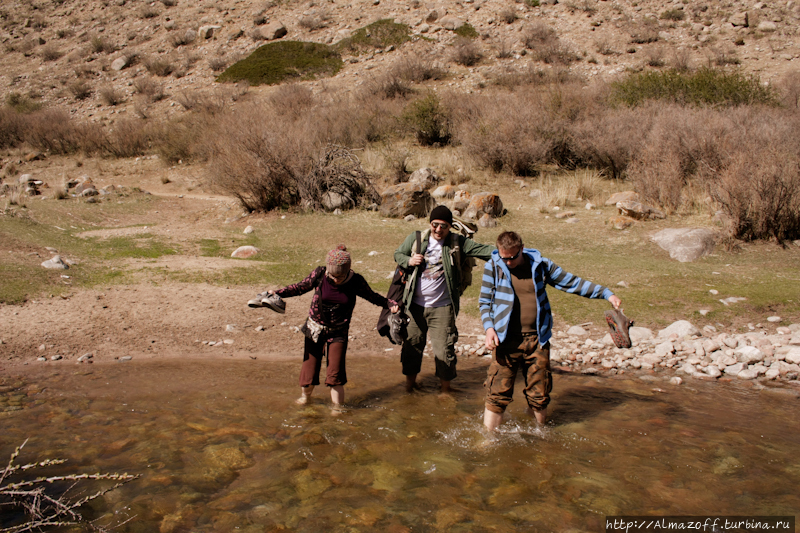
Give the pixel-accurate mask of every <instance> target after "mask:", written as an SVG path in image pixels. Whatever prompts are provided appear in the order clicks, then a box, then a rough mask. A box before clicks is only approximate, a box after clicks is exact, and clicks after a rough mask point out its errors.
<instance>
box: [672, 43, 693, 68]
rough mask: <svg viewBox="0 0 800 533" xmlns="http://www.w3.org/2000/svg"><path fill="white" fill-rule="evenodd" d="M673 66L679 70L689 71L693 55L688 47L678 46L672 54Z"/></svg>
mask: <svg viewBox="0 0 800 533" xmlns="http://www.w3.org/2000/svg"><path fill="white" fill-rule="evenodd" d="M671 66H672V68H674V69H675V70H677V71H678V72H688V71H689V70H691V68H692V55H691V53H690V52H689V50H687V49H686V48H678V49H677V50H675V52H674V53H673V55H672V61H671Z"/></svg>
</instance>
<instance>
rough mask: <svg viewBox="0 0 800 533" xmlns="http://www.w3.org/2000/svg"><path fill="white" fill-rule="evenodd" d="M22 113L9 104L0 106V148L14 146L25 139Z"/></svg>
mask: <svg viewBox="0 0 800 533" xmlns="http://www.w3.org/2000/svg"><path fill="white" fill-rule="evenodd" d="M24 129H25V128H24V120H23V117H22V115H20V114H19V113H17V112H16V111H15V110H13V109H12V108H10V107H8V106H2V107H0V148H12V147H14V146H17V145H18V144H19V143H20V142H22V139H23V131H24Z"/></svg>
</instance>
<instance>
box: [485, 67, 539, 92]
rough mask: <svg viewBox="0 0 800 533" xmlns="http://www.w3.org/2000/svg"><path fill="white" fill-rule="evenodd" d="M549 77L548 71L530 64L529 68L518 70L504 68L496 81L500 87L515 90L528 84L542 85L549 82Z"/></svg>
mask: <svg viewBox="0 0 800 533" xmlns="http://www.w3.org/2000/svg"><path fill="white" fill-rule="evenodd" d="M549 79H550V77H549V76H548V73H547V72H545V71H544V70H542V69H540V68H537V67H534V66H533V65H531V64H529V65H528V66H527V68H524V69H522V70H516V69H514V68H508V69H506V70H504V71H503V72H502V73H501V74H499V75H498V76H497V78H496V79H495V80H494V83H495V84H496V85H499V86H500V87H504V88H506V89H509V90H514V89H516V88H517V87H524V86H526V85H542V84H544V83H547V82H548V80H549Z"/></svg>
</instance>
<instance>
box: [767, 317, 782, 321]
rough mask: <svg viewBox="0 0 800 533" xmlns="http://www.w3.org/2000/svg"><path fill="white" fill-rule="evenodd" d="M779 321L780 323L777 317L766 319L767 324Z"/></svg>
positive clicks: (779, 318)
mask: <svg viewBox="0 0 800 533" xmlns="http://www.w3.org/2000/svg"><path fill="white" fill-rule="evenodd" d="M780 321H781V317H779V316H770V317H767V322H780Z"/></svg>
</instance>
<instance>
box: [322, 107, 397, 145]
mask: <svg viewBox="0 0 800 533" xmlns="http://www.w3.org/2000/svg"><path fill="white" fill-rule="evenodd" d="M404 105H405V100H402V99H399V98H398V99H389V100H387V99H383V98H377V97H375V96H369V95H361V96H360V97H356V98H351V99H345V98H339V99H336V100H334V101H332V102H327V103H325V104H322V105H320V106H317V107H316V108H315V109H314V110H313V117H314V120H315V121H316V125H315V126H316V127H315V131H314V132H313V135H314V136H315V138H316V139H318V142H319V143H320V144H325V143H333V144H339V145H342V146H349V147H351V148H352V147H363V146H366V145H367V144H369V143H372V142H378V141H385V140H387V139H390V138H391V137H392V136H396V135H398V132H399V130H400V127H401V126H400V119H399V117H400V115H401V113H402V112H403V106H404ZM309 113H310V112H309Z"/></svg>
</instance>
